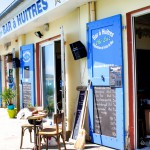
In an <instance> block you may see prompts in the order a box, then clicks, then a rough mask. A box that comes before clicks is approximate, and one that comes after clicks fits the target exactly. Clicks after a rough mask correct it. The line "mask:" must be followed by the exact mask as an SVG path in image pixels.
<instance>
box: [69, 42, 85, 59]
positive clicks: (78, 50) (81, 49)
mask: <svg viewBox="0 0 150 150" xmlns="http://www.w3.org/2000/svg"><path fill="white" fill-rule="evenodd" d="M70 48H71V51H72V54H73V57H74V59H75V60H78V59H81V58H83V57H86V56H87V52H86V49H85V46H84V45H83V44H82V43H81V41H77V42H74V43H71V44H70Z"/></svg>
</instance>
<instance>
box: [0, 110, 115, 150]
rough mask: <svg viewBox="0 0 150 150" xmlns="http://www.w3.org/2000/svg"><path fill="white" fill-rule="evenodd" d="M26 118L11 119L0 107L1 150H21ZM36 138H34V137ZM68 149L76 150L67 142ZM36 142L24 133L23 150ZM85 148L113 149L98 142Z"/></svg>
mask: <svg viewBox="0 0 150 150" xmlns="http://www.w3.org/2000/svg"><path fill="white" fill-rule="evenodd" d="M25 122H26V121H25V120H17V119H10V118H9V117H8V115H7V110H6V109H4V108H0V150H20V137H21V128H20V126H21V124H22V123H25ZM32 139H34V138H32ZM66 146H67V150H75V149H74V148H73V145H71V144H69V143H67V144H66ZM33 147H34V143H30V139H29V132H28V131H26V132H25V135H24V140H23V145H22V150H32V148H33ZM49 149H50V150H57V146H56V147H54V146H53V147H49ZM62 149H63V148H62ZM85 149H89V150H113V149H110V148H106V147H103V146H100V145H96V144H86V145H85Z"/></svg>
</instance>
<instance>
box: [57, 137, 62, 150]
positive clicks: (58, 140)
mask: <svg viewBox="0 0 150 150" xmlns="http://www.w3.org/2000/svg"><path fill="white" fill-rule="evenodd" d="M57 143H58V149H59V150H61V149H60V137H59V135H57Z"/></svg>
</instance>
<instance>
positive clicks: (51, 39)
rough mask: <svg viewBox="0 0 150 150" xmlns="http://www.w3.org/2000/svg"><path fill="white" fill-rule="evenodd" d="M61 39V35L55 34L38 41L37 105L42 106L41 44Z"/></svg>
mask: <svg viewBox="0 0 150 150" xmlns="http://www.w3.org/2000/svg"><path fill="white" fill-rule="evenodd" d="M57 39H60V35H57V36H54V37H52V38H48V39H46V40H43V41H40V42H38V43H36V53H35V64H36V71H35V73H36V97H37V105H38V106H41V104H40V98H41V93H40V92H41V86H40V84H41V74H40V63H41V61H40V45H41V44H43V43H46V42H50V41H55V40H57Z"/></svg>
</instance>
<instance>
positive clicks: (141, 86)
mask: <svg viewBox="0 0 150 150" xmlns="http://www.w3.org/2000/svg"><path fill="white" fill-rule="evenodd" d="M108 4H109V5H108ZM14 8H15V9H13V10H12V11H11V12H10V13H9V14H8V15H6V16H4V18H2V19H1V20H0V27H1V28H0V33H1V35H0V55H1V70H2V71H0V73H1V75H0V76H2V88H3V89H4V87H5V86H8V83H9V81H7V80H8V74H7V73H6V72H7V71H9V70H10V69H12V68H8V67H11V65H6V64H8V61H7V60H6V56H8V54H12V57H13V58H19V60H20V64H21V65H20V67H15V68H13V77H14V79H13V80H14V82H13V83H15V88H16V90H17V93H18V97H17V103H16V106H17V108H18V109H20V108H22V107H25V106H26V105H28V104H29V103H30V104H31V105H38V106H43V107H46V105H47V101H51V99H53V100H54V101H52V106H53V108H54V110H52V112H54V111H56V110H57V109H61V108H63V109H65V112H66V122H67V131H69V130H70V131H71V130H72V125H73V123H72V122H73V117H72V116H73V114H74V111H75V107H74V106H75V105H76V97H77V91H76V87H77V86H79V85H87V81H88V79H91V81H92V88H91V90H90V97H89V106H88V107H89V114H90V116H92V117H89V119H87V120H86V122H87V123H86V129H87V130H89V134H90V136H91V137H92V141H93V142H94V143H98V144H102V145H105V146H108V147H113V148H116V149H125V148H128V149H131V150H132V149H136V148H142V147H143V146H148V144H147V143H148V140H147V139H144V137H145V136H146V135H147V134H148V133H149V128H148V126H149V124H148V121H147V119H146V118H148V115H149V111H148V109H147V108H146V107H147V106H146V107H141V105H142V106H143V104H145V99H149V94H148V90H149V86H148V85H149V84H148V83H149V79H148V76H149V71H147V70H148V67H142V66H148V65H149V62H148V61H146V60H148V58H149V57H148V56H149V51H148V50H149V46H150V44H149V43H150V42H149V41H150V29H149V24H150V22H149V21H148V20H149V19H148V18H149V14H150V7H149V2H148V1H142V0H138V1H135V0H133V1H129V0H127V1H125V0H124V1H119V0H115V1H113V2H112V1H111V0H107V1H105V0H97V1H88V0H83V1H76V0H53V1H51V2H49V1H48V0H38V1H36V0H35V1H33V2H27V1H25V2H22V3H20V4H19V5H18V7H14ZM116 16H117V20H116V19H114V18H116ZM94 20H95V22H92V21H94ZM110 21H111V22H110ZM115 24H116V25H115ZM118 24H119V26H118ZM118 29H119V30H118ZM37 31H40V33H41V34H42V35H39V34H40V33H39V32H37ZM35 32H37V33H38V36H36V35H35ZM116 35H117V39H116ZM101 39H103V42H102V41H101ZM104 40H105V43H104ZM76 41H81V42H82V44H84V45H85V47H86V50H87V57H84V58H82V59H78V60H75V59H74V57H73V55H72V51H71V48H70V44H72V43H74V42H76ZM94 42H95V45H94ZM102 43H103V44H102ZM116 43H117V45H116ZM110 48H112V49H110ZM107 50H108V51H109V52H111V53H109V52H108V53H107ZM103 52H104V53H103ZM105 53H106V54H105ZM91 58H92V59H91ZM99 58H100V59H99ZM11 62H13V61H11ZM141 62H143V63H141ZM47 66H49V67H47ZM143 68H147V69H143ZM7 69H9V70H7ZM6 70H7V71H6ZM110 70H113V71H112V72H113V73H112V72H111V71H110ZM114 72H115V73H114ZM141 72H142V73H143V74H142V73H141ZM116 74H117V75H116ZM11 75H12V74H11ZM110 75H111V76H110ZM112 76H113V77H115V79H116V76H117V79H118V80H117V81H116V80H115V81H114V79H113V78H111V77H112ZM141 81H143V82H141ZM114 82H115V83H114ZM116 82H117V83H121V84H117V85H116ZM9 85H10V84H9ZM46 87H47V88H48V90H49V91H51V93H47V92H46V91H47V89H46ZM62 87H63V90H64V91H65V92H64V95H63V98H64V99H63V101H62V100H60V99H61V98H62V97H61V96H60V95H61V94H60V90H62ZM104 88H105V89H107V91H110V92H111V93H113V92H114V91H116V92H114V93H115V96H114V97H115V98H114V99H115V103H114V106H113V108H114V112H113V113H114V114H115V115H114V116H111V115H109V116H107V117H108V118H109V119H112V120H113V121H112V120H111V121H112V122H113V123H114V126H108V127H107V128H111V127H112V128H113V130H114V132H113V134H112V132H111V131H112V130H111V131H110V132H111V133H109V132H105V131H103V127H102V126H101V127H102V136H101V132H95V131H96V130H100V128H96V127H95V126H94V125H93V124H96V123H95V122H94V121H95V120H96V118H94V116H95V112H94V109H95V108H94V106H96V105H95V102H94V100H93V99H94V98H93V97H94V96H93V95H94V94H93V95H92V93H95V92H96V90H98V89H100V91H101V92H102V93H105V92H106V91H105V90H104ZM25 89H30V91H28V92H27V91H26V93H23V91H24V90H25ZM56 89H57V90H56ZM102 93H101V94H100V95H103V94H102ZM25 94H26V95H28V96H30V98H29V97H28V98H27V99H26V97H25ZM100 95H99V96H100ZM112 95H113V94H112ZM96 98H97V97H96ZM25 99H26V100H25ZM45 99H46V100H45ZM105 99H107V101H108V100H109V99H108V97H107V98H106V97H105ZM112 99H113V98H112V96H111V98H110V100H112ZM143 99H144V101H143ZM28 100H29V101H28ZM103 100H104V99H103ZM59 104H60V105H59ZM104 104H106V103H102V102H101V103H100V105H101V106H103V107H104ZM107 105H108V103H107ZM97 106H98V105H97ZM111 108H112V107H111ZM100 109H101V110H102V108H100ZM101 113H102V111H100V112H99V113H98V114H101ZM141 114H142V117H141ZM143 118H145V119H143ZM109 119H108V120H109ZM106 120H107V119H106ZM144 120H146V121H144ZM93 122H94V123H93ZM88 123H90V125H91V126H89V127H88ZM106 123H108V122H107V121H106ZM142 127H144V129H143V130H142V132H141V130H140V129H141V128H142ZM94 132H95V133H94ZM120 133H121V134H120ZM111 134H112V135H111ZM99 135H100V136H99Z"/></svg>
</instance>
